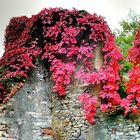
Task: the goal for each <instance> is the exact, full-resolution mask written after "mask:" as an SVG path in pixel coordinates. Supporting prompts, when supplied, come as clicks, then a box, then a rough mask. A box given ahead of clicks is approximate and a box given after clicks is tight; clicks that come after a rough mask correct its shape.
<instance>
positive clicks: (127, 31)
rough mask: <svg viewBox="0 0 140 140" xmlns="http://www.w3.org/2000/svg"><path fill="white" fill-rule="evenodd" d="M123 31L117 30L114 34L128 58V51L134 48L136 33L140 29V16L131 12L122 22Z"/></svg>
mask: <svg viewBox="0 0 140 140" xmlns="http://www.w3.org/2000/svg"><path fill="white" fill-rule="evenodd" d="M120 26H121V29H120V30H119V29H115V30H114V34H115V37H116V43H117V45H118V46H119V47H121V50H122V53H123V54H124V57H125V58H126V57H127V55H128V49H129V48H130V47H132V46H133V40H134V36H135V33H136V31H137V29H138V28H140V15H138V14H137V13H136V12H135V11H132V10H130V11H129V14H128V16H127V18H126V19H124V20H122V21H121V22H120Z"/></svg>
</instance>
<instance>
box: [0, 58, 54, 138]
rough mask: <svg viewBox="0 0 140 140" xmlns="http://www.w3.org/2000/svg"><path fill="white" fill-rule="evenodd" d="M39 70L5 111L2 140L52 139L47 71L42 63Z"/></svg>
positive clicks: (31, 75)
mask: <svg viewBox="0 0 140 140" xmlns="http://www.w3.org/2000/svg"><path fill="white" fill-rule="evenodd" d="M36 66H37V67H36V69H34V70H33V71H32V73H31V74H30V78H29V79H28V80H27V81H26V83H25V85H24V86H23V87H22V88H21V89H20V90H19V91H18V92H17V93H16V94H15V95H14V96H13V98H12V99H11V100H10V101H9V102H8V104H6V105H5V106H3V107H2V108H3V109H2V110H3V112H2V113H1V116H0V123H1V125H0V140H51V139H52V134H48V133H49V132H48V131H51V124H52V123H51V120H52V119H51V104H50V101H49V86H48V84H47V81H45V80H44V73H45V68H44V67H43V65H42V64H41V62H40V61H38V60H37V62H36ZM3 129H4V131H3ZM7 138H8V139H7ZM9 138H11V139H9Z"/></svg>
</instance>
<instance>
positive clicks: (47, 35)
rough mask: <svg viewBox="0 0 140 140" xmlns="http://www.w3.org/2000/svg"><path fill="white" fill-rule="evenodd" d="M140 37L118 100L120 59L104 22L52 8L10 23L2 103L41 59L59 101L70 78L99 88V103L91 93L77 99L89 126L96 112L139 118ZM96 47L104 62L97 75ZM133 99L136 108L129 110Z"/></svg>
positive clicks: (1, 71) (0, 77)
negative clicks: (122, 111) (124, 89)
mask: <svg viewBox="0 0 140 140" xmlns="http://www.w3.org/2000/svg"><path fill="white" fill-rule="evenodd" d="M139 34H140V33H139V32H138V33H137V35H136V40H135V41H134V47H133V48H131V49H130V51H129V54H130V56H131V57H129V59H130V61H131V62H132V63H133V64H134V69H133V70H132V71H131V72H130V81H129V83H128V84H127V91H128V94H129V95H128V96H127V98H124V99H121V97H120V94H119V93H118V90H119V84H120V76H119V71H120V69H121V65H120V64H119V61H120V60H121V59H122V54H121V53H120V50H119V48H117V47H116V44H115V40H114V36H113V35H112V33H111V31H110V29H109V27H108V25H107V23H106V22H105V21H104V19H103V17H101V16H97V15H96V14H92V15H91V14H89V13H87V12H86V11H77V10H75V9H73V10H71V11H70V10H66V9H61V8H52V9H44V10H42V11H41V12H40V13H38V14H37V15H34V16H32V17H31V18H27V17H25V16H23V17H17V18H13V19H11V21H10V24H9V25H8V27H7V28H6V34H5V53H4V55H3V57H2V58H1V60H0V67H1V69H0V83H1V84H2V86H1V85H0V87H3V88H2V89H3V91H4V92H2V95H3V94H4V93H5V96H3V97H4V98H5V99H2V100H4V101H5V100H6V101H7V99H9V97H11V95H12V94H13V92H16V90H17V89H18V88H19V87H21V84H20V85H18V83H23V82H24V80H23V79H25V78H27V77H28V73H29V71H30V70H31V69H32V68H35V60H36V58H39V57H41V58H42V60H43V61H45V62H46V63H47V68H48V69H49V71H50V74H51V77H52V80H53V81H54V87H53V92H57V93H58V94H59V95H60V96H65V95H66V87H67V86H68V85H70V84H71V77H72V75H73V74H74V73H75V74H74V75H75V78H76V79H79V80H81V81H82V82H83V83H86V84H87V86H93V87H94V86H96V85H97V84H100V85H102V90H101V92H100V93H99V96H98V97H97V95H91V93H90V92H89V93H84V94H81V95H80V96H79V97H78V99H79V101H80V102H83V108H84V113H85V117H86V119H87V120H88V121H89V122H90V123H92V124H93V123H94V118H93V117H95V114H96V109H97V108H98V107H100V109H101V111H102V112H108V111H114V110H115V109H116V108H117V107H118V106H119V107H120V106H121V107H122V108H124V109H125V114H127V112H129V111H130V110H131V111H132V112H134V113H137V108H138V107H139V105H140V98H139V94H140V88H139V84H140V83H139V81H140V80H139V78H138V76H136V75H138V73H139V71H140V70H139V69H140V66H139V62H140V53H139V52H140V50H139V48H140V47H139V46H140V43H139ZM96 47H102V54H103V58H104V63H103V66H101V68H100V69H99V70H96V69H95V67H94V65H93V59H94V51H95V48H96ZM133 54H134V55H133ZM9 83H10V84H11V85H9ZM13 84H14V85H15V86H13ZM6 87H8V90H7V89H6ZM134 98H135V100H136V102H137V105H133V106H132V105H131V104H132V102H133V99H134ZM98 99H100V101H101V102H100V105H99V106H97V105H96V102H97V100H98Z"/></svg>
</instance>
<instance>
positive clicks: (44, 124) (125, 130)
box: [0, 49, 140, 140]
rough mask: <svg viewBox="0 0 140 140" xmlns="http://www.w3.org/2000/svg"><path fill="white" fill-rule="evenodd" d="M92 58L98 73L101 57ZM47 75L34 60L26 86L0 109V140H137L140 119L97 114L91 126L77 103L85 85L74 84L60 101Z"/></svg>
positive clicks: (138, 139) (139, 137)
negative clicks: (52, 90)
mask: <svg viewBox="0 0 140 140" xmlns="http://www.w3.org/2000/svg"><path fill="white" fill-rule="evenodd" d="M95 54H96V57H95V60H94V65H96V67H97V69H98V68H99V67H100V65H102V58H101V57H102V56H101V55H100V50H99V49H98V50H96V53H95ZM99 58H100V59H99ZM96 60H98V61H96ZM99 60H100V61H99ZM47 74H48V72H47V71H46V68H45V67H44V65H43V63H42V62H41V61H40V60H37V61H36V69H34V70H32V72H31V73H30V76H29V78H28V80H27V81H26V83H25V85H24V86H23V87H22V88H21V89H20V90H19V91H18V92H17V93H16V94H15V95H14V96H13V98H12V99H11V100H10V102H8V103H7V104H5V105H2V106H0V108H1V112H0V140H140V123H139V122H140V120H139V117H138V118H137V119H134V118H133V117H132V118H133V119H132V118H131V119H126V118H124V117H123V116H117V117H106V116H105V115H101V114H100V112H98V113H97V116H96V124H95V125H93V126H91V125H90V124H89V123H88V122H87V121H86V120H85V118H84V112H83V109H82V107H81V106H80V104H79V103H78V101H77V96H78V95H79V94H80V93H82V92H83V91H84V90H85V88H86V85H83V84H82V83H80V82H79V81H77V80H73V82H72V84H71V85H70V86H68V87H67V96H66V97H64V98H62V97H59V96H58V95H57V94H54V93H51V87H52V82H50V81H49V80H48V79H46V78H44V77H46V75H47ZM96 89H97V87H94V90H95V91H93V92H98V90H99V89H98V90H96Z"/></svg>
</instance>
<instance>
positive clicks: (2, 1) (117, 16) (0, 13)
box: [0, 0, 140, 57]
mask: <svg viewBox="0 0 140 140" xmlns="http://www.w3.org/2000/svg"><path fill="white" fill-rule="evenodd" d="M49 7H62V8H67V9H72V8H76V9H78V10H86V11H88V12H90V13H96V14H97V15H101V16H103V17H105V20H106V21H107V23H108V25H109V26H110V28H111V29H112V30H113V29H115V28H120V27H119V22H120V21H121V20H122V19H126V16H127V15H128V13H129V11H130V9H131V10H135V12H136V13H138V14H140V0H0V57H1V56H2V54H3V52H4V45H3V42H4V31H5V28H6V26H7V25H8V23H9V20H10V19H11V18H12V17H17V16H23V15H26V16H28V17H30V16H31V15H34V14H37V13H38V12H40V11H41V10H42V9H43V8H49Z"/></svg>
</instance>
